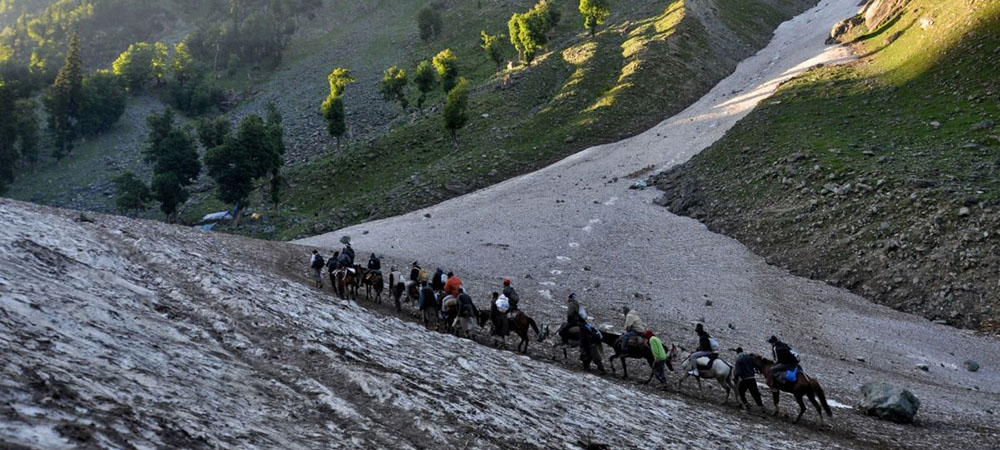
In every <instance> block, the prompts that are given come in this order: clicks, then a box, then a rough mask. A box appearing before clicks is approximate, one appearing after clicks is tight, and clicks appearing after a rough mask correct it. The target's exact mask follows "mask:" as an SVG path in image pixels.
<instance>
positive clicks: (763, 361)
mask: <svg viewBox="0 0 1000 450" xmlns="http://www.w3.org/2000/svg"><path fill="white" fill-rule="evenodd" d="M750 360H751V361H753V368H754V370H756V371H757V372H759V373H766V372H767V369H768V368H770V367H771V366H773V365H774V362H773V361H771V360H770V359H767V358H765V357H763V356H760V355H758V354H756V353H751V354H750Z"/></svg>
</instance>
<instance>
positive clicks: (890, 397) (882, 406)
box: [858, 383, 920, 423]
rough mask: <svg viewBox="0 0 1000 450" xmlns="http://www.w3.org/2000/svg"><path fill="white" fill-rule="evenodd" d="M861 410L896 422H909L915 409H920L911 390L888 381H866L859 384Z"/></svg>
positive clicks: (918, 401) (918, 402)
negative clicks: (861, 384)
mask: <svg viewBox="0 0 1000 450" xmlns="http://www.w3.org/2000/svg"><path fill="white" fill-rule="evenodd" d="M861 395H862V399H861V404H860V405H858V408H860V409H861V410H862V411H864V412H865V413H867V414H868V415H870V416H877V417H880V418H882V419H886V420H891V421H893V422H898V423H911V422H913V418H914V416H916V415H917V410H919V409H920V399H918V398H917V396H915V395H913V393H912V392H910V391H908V390H906V389H902V388H899V387H896V386H893V385H891V384H888V383H868V384H865V385H864V386H861Z"/></svg>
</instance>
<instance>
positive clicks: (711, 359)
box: [694, 353, 719, 370]
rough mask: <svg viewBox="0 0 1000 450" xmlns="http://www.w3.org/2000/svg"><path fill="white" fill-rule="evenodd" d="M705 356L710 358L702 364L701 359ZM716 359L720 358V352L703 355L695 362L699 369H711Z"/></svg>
mask: <svg viewBox="0 0 1000 450" xmlns="http://www.w3.org/2000/svg"><path fill="white" fill-rule="evenodd" d="M703 358H704V359H708V362H707V363H705V364H702V363H701V360H702V359H703ZM716 359H719V354H718V353H712V354H711V355H708V356H702V357H701V358H698V359H696V360H695V361H694V363H695V365H697V366H698V370H710V369H711V368H712V364H714V363H715V360H716Z"/></svg>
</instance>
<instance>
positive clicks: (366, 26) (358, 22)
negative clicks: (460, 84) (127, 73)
mask: <svg viewBox="0 0 1000 450" xmlns="http://www.w3.org/2000/svg"><path fill="white" fill-rule="evenodd" d="M534 3H535V2H534V0H504V1H500V0H483V1H481V2H469V1H459V0H442V1H438V2H435V3H434V4H435V5H437V6H438V8H439V10H440V11H441V13H442V16H443V19H444V32H443V34H442V35H441V36H439V37H438V38H436V39H435V40H433V41H431V42H422V41H420V40H419V38H418V37H417V27H416V20H415V17H416V15H417V11H418V10H419V9H420V8H421V7H422V6H424V5H425V4H426V3H425V2H424V1H423V0H392V1H390V0H378V1H373V2H352V1H348V0H328V1H326V2H325V3H324V8H322V10H321V13H320V15H319V17H317V18H316V19H314V20H313V21H311V22H310V25H309V26H303V27H300V31H299V32H298V33H297V34H296V35H295V37H294V39H293V40H292V42H291V43H290V44H289V46H288V47H287V48H286V49H285V52H284V57H283V59H282V64H281V66H280V67H279V68H278V69H277V70H276V71H274V72H273V73H268V74H262V73H256V72H253V73H246V74H245V76H244V74H243V73H240V74H239V75H238V76H236V77H233V78H232V79H228V80H223V83H224V84H225V86H226V87H228V88H231V89H233V90H235V91H237V92H241V93H242V94H241V95H242V98H243V101H242V102H241V103H240V104H239V105H238V106H237V107H236V108H235V109H234V110H232V111H230V112H229V114H228V116H229V117H230V118H231V119H233V120H234V121H236V120H238V119H240V118H241V117H243V116H245V115H247V114H250V113H260V112H261V111H262V109H263V106H264V105H265V104H266V103H267V102H275V103H276V104H277V106H278V108H279V110H281V112H282V113H283V115H284V118H285V128H286V137H287V141H288V147H289V151H288V154H287V155H286V160H287V161H288V164H289V168H288V172H289V173H288V178H289V180H290V183H291V184H290V186H289V189H288V191H289V192H288V194H287V201H286V204H285V205H283V207H282V210H281V213H282V214H281V215H280V216H279V215H278V214H277V211H273V210H270V209H269V208H266V207H258V208H257V211H260V212H262V213H264V214H263V215H264V219H263V220H261V221H259V222H254V223H248V224H247V226H246V227H245V228H243V229H241V230H236V231H238V232H241V233H249V234H254V235H257V236H264V237H270V238H282V239H285V238H291V237H295V236H300V235H303V234H312V233H318V232H322V231H326V230H330V229H333V228H337V227H340V226H344V225H347V224H350V223H356V222H358V221H362V220H367V219H371V218H377V217H383V216H387V215H391V214H396V213H401V212H405V211H409V210H412V209H414V208H419V207H422V206H425V205H428V204H432V203H434V202H438V201H440V200H443V199H445V198H448V197H451V196H454V195H458V194H460V193H464V192H467V191H469V190H472V189H475V188H479V187H483V186H486V185H489V184H492V183H495V182H498V181H501V180H503V179H506V178H509V177H511V176H515V175H517V174H520V173H524V172H526V171H530V170H533V169H536V168H539V167H542V166H543V165H545V164H548V163H550V162H552V161H555V160H558V159H560V158H562V157H565V156H567V155H570V154H572V153H574V152H576V151H578V150H580V149H583V148H586V147H588V146H591V145H594V144H599V143H603V142H609V141H614V140H617V139H620V138H623V137H626V136H629V135H631V134H634V133H637V132H640V131H642V130H644V129H646V128H648V127H649V126H651V125H653V124H655V123H657V122H659V121H661V120H663V119H664V118H666V117H669V116H670V115H672V114H673V113H675V112H677V111H679V110H681V109H683V108H684V107H685V106H686V105H688V104H690V103H691V102H692V101H694V100H695V99H697V98H698V97H700V96H701V95H702V94H703V93H704V92H706V91H707V90H708V89H709V88H711V86H713V85H714V84H715V83H716V82H717V81H718V80H719V79H721V78H723V77H724V76H726V75H727V74H728V73H730V72H731V70H732V69H733V68H734V67H735V65H736V63H738V62H739V61H740V60H742V59H743V58H745V57H746V56H749V55H750V54H752V53H753V52H754V51H755V50H756V49H757V48H760V47H762V46H763V45H765V44H766V43H767V42H768V41H769V39H770V36H771V31H772V30H773V29H774V28H775V27H776V26H777V25H778V24H779V23H780V22H782V21H783V20H785V19H787V18H789V17H791V16H793V15H795V14H797V13H799V12H801V11H803V10H805V9H806V8H808V7H809V6H811V5H812V4H813V3H815V2H814V0H752V1H744V0H712V1H707V2H693V1H683V0H650V1H643V2H639V3H637V4H633V3H631V2H628V3H626V2H614V3H613V14H612V16H611V17H610V18H609V19H608V22H607V23H606V24H605V25H604V26H602V27H601V28H600V29H599V32H598V33H597V35H596V36H595V37H594V38H590V37H589V36H588V35H587V33H586V32H585V31H584V30H583V27H582V25H581V18H580V15H579V12H578V11H577V10H576V6H577V2H576V1H574V0H560V1H558V2H557V3H558V5H559V8H560V10H561V11H562V20H561V22H560V23H559V25H558V26H557V27H556V28H555V29H554V30H553V31H552V32H551V33H550V42H549V44H548V46H547V49H546V51H545V52H543V53H542V54H541V55H540V56H539V57H538V59H537V60H536V62H535V63H534V64H533V65H532V66H531V67H523V66H518V65H514V66H510V68H509V69H502V70H499V71H498V70H497V69H496V67H495V65H494V64H493V63H491V62H489V61H488V60H487V58H486V56H485V55H484V53H483V51H482V49H480V48H479V33H480V31H481V30H486V31H488V32H490V33H494V34H495V33H506V31H507V30H506V28H507V27H506V23H507V19H508V18H509V17H510V16H511V14H513V13H514V12H524V11H527V10H528V9H529V8H530V7H531V6H532V5H533V4H534ZM444 48H450V49H452V50H453V51H454V52H455V53H457V54H458V56H459V62H460V70H461V75H462V76H464V77H466V78H468V79H469V80H470V81H471V82H472V83H473V86H474V89H473V93H472V97H471V99H470V106H471V111H470V116H471V120H470V123H469V125H468V126H467V127H466V128H465V129H463V130H462V131H461V132H460V133H459V140H460V143H461V148H460V150H458V151H454V150H453V149H452V147H451V144H450V142H449V139H448V136H447V133H446V132H445V130H444V129H443V128H442V125H441V115H440V112H439V107H440V104H441V102H442V101H443V97H444V95H443V93H442V92H439V91H437V92H435V93H433V94H432V95H431V97H430V98H429V99H428V100H427V106H426V107H425V108H424V110H423V111H416V110H414V109H412V108H411V110H410V111H402V110H400V108H399V107H398V106H395V105H392V104H388V103H385V102H384V101H382V99H381V98H380V97H379V95H378V93H377V86H378V80H379V79H380V77H381V73H382V71H383V70H384V69H385V68H386V67H388V66H390V65H394V64H395V65H400V66H403V67H405V68H407V69H408V70H409V71H410V72H411V73H412V69H413V68H414V67H415V66H416V64H417V63H418V62H419V61H420V60H423V59H430V58H431V57H432V56H433V55H434V54H436V53H437V52H438V51H440V50H442V49H444ZM506 51H507V57H508V58H514V56H515V55H514V54H513V53H514V52H513V49H512V48H510V47H509V46H508V47H507V49H506ZM334 67H347V68H349V69H351V70H352V72H353V73H354V75H355V76H356V77H357V78H358V82H357V83H355V84H352V85H351V86H349V87H348V90H347V94H346V97H345V101H346V109H347V118H348V128H349V131H348V139H347V140H346V145H345V146H344V148H343V149H342V150H339V151H338V150H336V149H335V148H334V143H333V140H332V139H331V138H330V137H329V136H328V135H327V134H326V131H325V126H324V124H323V121H322V117H321V116H320V114H319V105H320V103H321V102H322V100H323V98H324V97H325V96H326V93H327V89H328V88H327V82H326V75H327V74H328V73H329V72H330V70H331V69H333V68H334ZM415 99H416V93H411V103H415ZM161 107H162V106H161V104H160V103H159V102H158V100H157V99H156V98H155V93H154V95H153V96H152V97H149V96H147V97H138V98H132V99H130V104H129V109H128V111H127V112H126V118H124V119H123V120H122V122H121V123H120V124H118V125H117V126H116V127H115V130H113V131H112V132H111V133H108V134H106V135H102V136H99V137H97V138H94V139H91V140H89V141H88V142H85V143H83V144H82V145H81V146H80V147H79V149H78V150H77V152H75V153H74V155H72V156H71V157H70V158H68V159H67V160H66V161H64V162H63V164H62V165H61V166H60V165H56V164H54V163H46V164H43V165H42V166H41V167H39V168H38V169H37V172H36V173H33V174H31V175H30V176H22V177H19V178H18V179H17V181H16V182H15V185H14V186H12V187H11V190H10V195H11V196H12V197H14V198H18V199H25V200H31V201H35V202H40V203H46V204H53V205H58V206H69V207H74V208H82V209H96V210H100V211H110V210H111V208H112V203H113V202H112V195H113V187H112V185H111V183H110V179H111V178H112V177H113V176H114V175H115V174H116V173H117V172H118V171H119V170H121V169H123V168H132V169H134V170H137V171H139V172H143V171H145V170H146V169H145V168H144V164H143V163H142V161H141V160H140V158H139V152H140V150H141V148H142V146H143V139H144V138H145V134H146V130H145V125H144V118H145V116H146V115H147V114H148V113H149V112H151V111H156V110H158V109H160V108H161ZM255 200H257V199H255ZM255 203H257V204H258V205H259V204H260V203H261V202H260V201H255ZM224 208H226V205H222V204H220V203H219V202H218V201H216V200H215V199H214V195H213V192H212V184H211V181H210V180H207V179H203V180H201V181H200V182H199V183H198V185H197V187H196V193H195V195H194V196H193V198H192V200H191V201H190V202H189V204H188V205H186V206H185V207H184V208H183V209H182V217H184V218H185V219H186V220H189V221H193V220H196V219H197V218H198V217H200V216H201V215H202V214H204V213H206V212H210V211H217V210H219V209H224ZM148 216H149V217H158V216H157V213H156V212H155V211H151V212H150V213H149V214H148Z"/></svg>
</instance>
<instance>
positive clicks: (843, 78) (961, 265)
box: [659, 0, 1000, 330]
mask: <svg viewBox="0 0 1000 450" xmlns="http://www.w3.org/2000/svg"><path fill="white" fill-rule="evenodd" d="M847 40H850V41H851V42H853V43H854V45H856V46H857V50H858V51H859V53H861V54H863V55H864V56H863V58H862V60H861V61H860V62H858V63H857V64H854V65H850V66H845V67H835V68H823V69H818V70H813V71H810V72H808V73H807V74H805V75H803V76H801V77H799V78H797V79H795V80H793V81H791V82H789V83H787V84H786V85H785V86H783V87H782V88H781V89H780V90H779V91H778V93H777V94H776V95H775V96H774V97H773V98H772V99H770V100H768V101H766V102H765V103H764V104H762V105H761V106H760V107H758V109H757V110H756V111H754V112H753V113H752V114H751V115H750V116H749V117H748V118H746V119H744V120H743V121H742V122H741V123H739V124H738V125H737V126H736V127H735V128H734V129H733V130H732V131H730V133H729V134H727V136H726V137H725V138H724V139H722V140H721V141H720V142H718V143H717V144H716V145H714V146H713V147H712V148H710V149H709V150H707V151H705V152H704V153H702V154H700V155H699V156H697V157H695V158H694V159H693V160H692V161H691V162H690V163H688V164H686V165H684V166H682V167H680V168H678V169H676V170H675V171H673V172H672V173H669V174H665V175H664V176H663V177H661V178H660V180H659V185H660V186H661V187H662V188H664V189H665V190H666V191H667V193H666V195H665V197H664V203H665V204H667V205H669V206H671V208H672V209H673V210H674V211H675V212H678V213H681V214H688V215H692V216H694V217H697V218H699V219H702V220H704V221H705V222H706V223H707V224H708V225H709V226H710V227H711V228H713V229H715V230H718V231H721V232H723V233H727V234H730V235H732V236H734V237H736V238H738V239H740V240H741V241H743V242H745V243H747V245H749V246H750V247H751V248H754V249H755V251H758V252H760V253H762V254H764V255H767V256H768V257H769V258H770V259H771V260H772V261H774V262H776V263H780V264H782V265H785V266H787V267H788V268H790V269H791V270H793V271H795V272H798V273H800V274H803V275H808V276H812V277H816V278H820V279H825V280H829V281H831V282H833V283H836V284H838V285H841V286H845V287H847V288H850V289H852V290H854V291H856V292H858V293H860V294H862V295H865V296H867V297H869V298H872V299H875V300H877V301H879V302H883V303H886V304H889V305H891V306H893V307H896V308H899V309H902V310H905V311H911V312H916V313H921V314H923V315H925V316H927V317H928V318H931V319H936V320H937V319H939V320H944V321H947V322H949V323H952V324H955V325H960V326H966V327H978V328H984V329H991V330H998V329H1000V296H998V295H997V294H996V289H995V287H996V280H997V277H998V275H1000V253H998V251H997V250H998V244H1000V241H998V239H1000V237H998V236H997V235H996V230H997V228H998V225H1000V216H998V212H1000V178H998V176H997V172H998V170H1000V136H998V135H1000V129H998V128H997V123H998V121H1000V77H998V76H997V74H998V73H1000V3H998V2H995V1H984V0H957V1H953V2H938V1H931V0H913V1H911V2H909V3H908V4H907V5H906V6H905V7H904V8H903V9H902V10H900V11H898V12H897V13H896V14H892V15H890V16H889V17H888V18H886V20H884V21H882V23H880V24H877V25H875V26H873V27H871V28H869V27H868V26H867V25H865V24H859V25H858V26H857V27H856V28H855V29H854V30H853V31H852V32H851V33H850V34H849V35H848V36H847Z"/></svg>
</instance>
